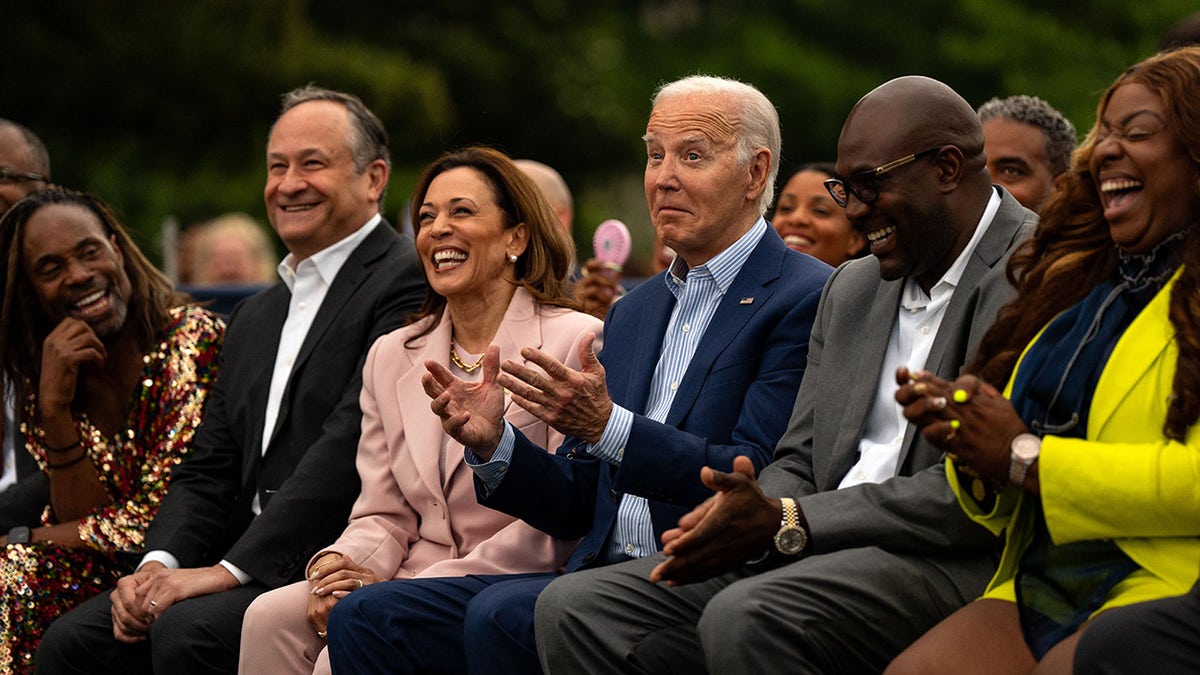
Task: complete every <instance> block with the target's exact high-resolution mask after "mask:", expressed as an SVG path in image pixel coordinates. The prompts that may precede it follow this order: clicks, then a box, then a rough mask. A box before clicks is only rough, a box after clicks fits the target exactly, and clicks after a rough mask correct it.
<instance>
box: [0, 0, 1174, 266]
mask: <svg viewBox="0 0 1200 675" xmlns="http://www.w3.org/2000/svg"><path fill="white" fill-rule="evenodd" d="M1195 9H1196V6H1195V4H1194V2H1193V1H1192V0H1140V1H1139V2H1136V3H1134V2H1128V0H1121V1H1117V0H1093V1H1091V2H1084V1H1081V0H1059V1H1057V2H1055V3H1045V2H1041V1H1039V0H959V1H958V2H955V3H947V2H942V1H937V0H909V1H907V2H903V3H896V2H830V1H826V0H741V1H732V0H730V1H726V0H712V1H707V2H706V1H702V0H665V1H653V0H648V1H638V0H624V1H618V0H592V1H591V2H586V3H585V2H577V1H572V0H519V1H511V2H487V1H478V0H459V1H458V2H454V3H430V2H411V1H395V0H360V1H358V2H329V1H325V0H321V1H318V0H308V1H305V0H256V1H255V2H235V1H233V0H192V1H191V2H170V1H166V0H124V1H122V2H110V1H106V0H94V1H92V2H82V1H79V2H66V1H63V2H55V1H53V0H10V1H9V2H6V3H5V10H4V12H3V20H2V24H0V44H3V45H4V58H3V59H2V60H0V62H2V63H3V65H2V66H0V69H2V72H3V74H4V75H3V78H2V79H0V116H3V117H9V118H11V119H14V120H17V121H20V122H22V123H24V124H26V125H28V126H29V127H31V128H32V129H34V131H36V132H37V133H38V134H39V135H40V136H42V137H43V139H44V140H45V141H46V143H47V145H48V147H49V149H50V153H51V158H52V161H53V165H54V178H55V180H56V182H59V183H61V184H64V185H68V186H71V187H77V188H81V189H86V190H90V191H94V192H96V193H98V194H100V195H102V196H103V197H105V198H106V199H108V200H110V201H112V202H113V203H114V204H116V205H117V206H118V208H119V209H120V211H121V212H122V213H123V214H124V216H125V218H126V220H127V222H128V223H129V224H130V225H131V226H132V227H133V228H135V229H136V230H138V231H139V232H140V233H141V234H142V242H143V244H144V245H145V246H146V248H147V251H148V252H149V253H151V255H152V256H153V255H155V254H156V253H157V231H158V228H159V224H160V223H161V221H162V220H163V218H164V217H165V216H167V215H175V216H177V217H178V218H179V219H180V220H181V221H183V222H184V223H190V222H194V221H198V220H203V219H207V218H210V217H212V216H215V215H217V214H219V213H222V212H225V211H231V210H241V211H247V212H249V213H251V214H253V215H254V216H256V217H257V218H259V219H260V220H262V221H263V222H265V216H264V209H263V206H262V197H261V193H262V184H263V180H264V177H265V170H264V162H263V154H264V147H265V139H266V136H267V133H268V130H269V128H270V124H271V122H272V120H273V118H274V116H275V113H276V110H277V107H278V103H279V95H280V94H281V93H283V92H284V91H286V90H288V89H291V88H293V87H295V86H298V85H302V84H305V83H307V82H316V83H318V84H321V85H324V86H328V87H333V88H338V89H345V90H348V91H352V92H354V93H356V94H358V95H359V96H361V97H362V98H363V100H364V101H365V102H366V103H367V105H368V106H370V107H371V108H372V109H373V110H375V111H376V113H377V114H378V115H379V116H380V117H381V118H382V119H383V121H384V123H385V124H386V125H387V127H388V130H389V132H390V134H391V138H392V155H393V163H394V170H393V177H392V181H391V185H390V190H389V195H390V202H389V204H388V205H387V212H388V215H389V217H391V218H392V219H393V221H396V220H398V218H397V214H398V212H399V211H400V208H401V204H402V202H403V201H404V199H405V196H406V195H407V194H408V191H409V188H410V186H411V184H412V181H413V179H414V178H415V176H416V174H417V172H418V171H419V170H420V168H421V167H422V166H423V165H424V164H426V163H427V162H429V161H430V160H432V159H433V158H434V157H436V156H437V155H438V154H439V153H440V152H442V151H443V150H446V149H451V148H455V147H459V146H463V145H468V144H473V143H487V144H490V145H493V146H496V147H499V148H501V149H503V150H505V151H506V152H508V153H509V154H511V155H513V156H517V157H528V158H533V159H538V160H541V161H544V162H546V163H547V164H550V165H552V166H554V167H555V168H557V169H558V170H559V171H560V172H562V174H563V175H564V176H565V177H566V179H567V182H568V183H569V184H570V185H571V187H572V189H573V190H574V191H575V193H576V199H577V205H576V212H577V213H576V232H575V233H576V238H577V240H578V241H579V243H580V246H579V248H580V250H581V251H582V252H585V253H586V252H587V251H588V250H589V249H590V245H589V244H588V240H589V239H590V236H591V234H592V231H593V230H594V228H595V226H596V224H598V223H599V221H600V220H602V219H604V218H607V217H613V216H615V217H619V218H621V219H623V220H625V221H626V222H627V223H628V224H630V226H631V227H632V228H633V229H634V231H635V238H636V240H637V242H638V244H639V249H641V250H642V251H645V250H647V249H648V244H649V241H650V237H651V236H652V235H651V234H650V226H649V219H648V216H647V214H646V209H645V204H644V199H643V197H642V194H641V166H642V163H643V156H644V148H643V147H642V145H641V142H640V140H639V139H640V136H641V134H642V131H643V130H644V125H645V119H646V115H647V113H648V108H649V97H650V95H651V93H652V92H653V90H654V88H655V87H656V86H657V85H658V84H660V83H662V82H664V81H668V80H671V79H674V78H677V77H681V76H684V75H688V74H693V73H697V72H706V73H712V74H719V75H726V76H730V77H736V78H738V79H742V80H744V81H747V82H751V83H753V84H755V85H756V86H758V87H759V88H760V89H762V90H763V91H764V92H765V93H766V94H767V96H768V97H769V98H770V99H771V100H772V101H773V102H774V103H775V104H776V106H777V107H778V108H779V112H780V115H781V119H782V123H783V130H784V144H783V147H784V151H783V163H784V172H783V173H782V174H781V175H786V170H787V167H788V166H790V165H796V164H799V163H802V162H806V161H815V160H823V159H833V158H834V155H835V147H836V141H837V135H838V131H839V129H840V127H841V123H842V120H843V119H844V117H845V115H846V113H847V111H848V110H849V109H850V107H851V106H852V105H853V104H854V102H855V101H856V100H858V98H859V97H861V96H862V95H863V94H864V93H866V92H867V91H869V90H870V89H871V88H873V87H874V86H876V85H878V84H880V83H882V82H883V81H885V80H887V79H889V78H891V77H895V76H898V75H904V74H914V73H919V74H924V75H929V76H932V77H936V78H938V79H941V80H943V81H945V82H946V83H948V84H950V85H951V86H953V87H954V88H955V89H956V90H958V91H959V92H960V93H961V94H962V95H963V96H964V97H965V98H966V99H967V100H968V101H970V102H971V103H972V104H973V105H978V104H979V103H982V102H983V101H984V100H986V99H988V98H990V97H991V96H994V95H1000V96H1005V95H1009V94H1015V93H1027V94H1034V95H1037V96H1041V97H1042V98H1045V99H1047V100H1048V101H1050V102H1051V103H1052V104H1054V105H1055V106H1056V107H1058V108H1059V109H1060V110H1062V111H1063V112H1064V113H1066V114H1067V116H1068V117H1070V118H1071V120H1072V121H1073V122H1074V123H1075V125H1076V127H1077V128H1078V130H1079V132H1080V133H1081V134H1082V133H1083V132H1085V131H1086V130H1087V129H1088V128H1089V127H1090V126H1091V124H1092V122H1093V120H1094V116H1095V103H1096V99H1097V97H1098V95H1099V93H1100V92H1101V91H1102V90H1103V89H1104V88H1105V87H1106V86H1107V85H1108V83H1110V82H1111V81H1112V80H1113V79H1114V78H1115V77H1116V76H1117V74H1118V73H1120V72H1121V71H1122V70H1123V69H1124V68H1125V67H1127V66H1129V65H1131V64H1132V63H1134V62H1136V61H1138V60H1139V59H1141V58H1144V57H1145V56H1147V55H1149V54H1151V53H1153V52H1154V51H1155V49H1156V48H1157V45H1158V40H1159V36H1160V35H1161V33H1162V32H1163V30H1164V29H1165V28H1167V27H1168V26H1169V25H1170V24H1172V23H1174V22H1175V21H1176V20H1178V19H1179V18H1181V17H1183V16H1184V15H1186V14H1188V13H1190V12H1192V11H1195Z"/></svg>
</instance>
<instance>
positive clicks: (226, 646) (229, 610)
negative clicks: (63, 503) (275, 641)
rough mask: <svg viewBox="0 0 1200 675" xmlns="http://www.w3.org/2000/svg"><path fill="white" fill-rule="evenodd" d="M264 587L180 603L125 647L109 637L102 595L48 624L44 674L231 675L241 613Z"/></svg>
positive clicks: (40, 657) (41, 658)
mask: <svg viewBox="0 0 1200 675" xmlns="http://www.w3.org/2000/svg"><path fill="white" fill-rule="evenodd" d="M266 590H267V588H266V587H265V586H262V585H260V584H255V583H251V584H248V585H246V586H242V587H240V588H235V589H233V590H230V591H224V592H221V593H214V594H212V595H205V596H200V597H197V598H191V599H189V600H184V601H183V602H179V603H176V604H174V605H172V606H170V607H168V608H167V610H166V611H164V612H163V613H162V615H161V616H160V617H159V618H158V620H156V621H155V622H154V623H153V624H152V626H151V628H150V637H149V639H147V640H145V641H142V642H139V643H137V644H133V645H129V644H125V643H123V642H117V640H116V639H115V638H114V637H113V625H112V613H111V610H112V602H111V600H110V599H109V596H110V595H111V594H112V591H107V592H105V593H101V594H100V595H98V596H96V597H94V598H92V599H91V600H88V601H87V602H85V603H83V604H82V605H80V606H78V607H76V608H75V609H73V610H71V611H70V612H67V613H66V614H64V615H62V616H61V617H59V618H58V620H57V621H55V622H54V623H53V624H51V625H50V629H49V630H47V631H46V635H45V637H43V638H42V643H41V646H39V647H38V651H37V657H36V664H37V672H38V673H40V674H43V675H83V674H84V673H86V674H88V675H108V674H110V673H111V674H112V675H118V674H120V675H126V674H132V673H137V674H139V675H140V674H143V673H144V674H146V675H149V674H151V673H166V674H167V675H202V674H203V675H215V674H217V673H236V672H237V662H238V646H239V644H240V642H241V635H242V615H243V614H244V613H245V612H246V608H247V607H249V606H250V603H251V602H253V601H254V598H256V597H258V596H259V595H260V594H262V593H264V592H266Z"/></svg>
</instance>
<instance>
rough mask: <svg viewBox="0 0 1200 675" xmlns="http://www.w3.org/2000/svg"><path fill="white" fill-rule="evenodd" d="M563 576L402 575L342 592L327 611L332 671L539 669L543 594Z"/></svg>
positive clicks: (449, 671) (533, 671) (453, 671)
mask: <svg viewBox="0 0 1200 675" xmlns="http://www.w3.org/2000/svg"><path fill="white" fill-rule="evenodd" d="M556 576H557V575H554V574H503V575H488V576H467V577H447V578H438V579H403V580H398V581H388V582H384V583H381V584H372V585H370V586H367V587H366V588H363V589H360V590H357V591H355V592H353V593H351V594H350V595H348V596H346V597H345V598H343V599H342V600H341V601H339V602H338V603H337V604H336V605H334V607H333V611H332V612H331V613H330V615H329V658H330V662H331V664H332V666H333V672H334V673H380V674H383V673H389V674H390V673H472V674H473V675H482V674H483V673H539V672H541V669H540V667H539V665H538V660H537V647H536V643H535V641H534V635H533V608H534V604H535V603H536V602H537V597H538V594H539V593H541V592H542V589H543V588H545V587H546V586H547V585H548V584H549V583H550V582H551V581H553V580H554V578H555V577H556Z"/></svg>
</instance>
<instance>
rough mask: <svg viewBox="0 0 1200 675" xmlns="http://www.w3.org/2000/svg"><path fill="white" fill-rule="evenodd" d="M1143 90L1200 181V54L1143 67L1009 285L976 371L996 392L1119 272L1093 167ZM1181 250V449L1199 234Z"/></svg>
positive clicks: (1198, 290)
mask: <svg viewBox="0 0 1200 675" xmlns="http://www.w3.org/2000/svg"><path fill="white" fill-rule="evenodd" d="M1135 82H1136V83H1138V84H1142V85H1144V86H1146V87H1148V88H1149V89H1151V90H1152V91H1154V92H1155V93H1157V94H1158V96H1159V98H1160V99H1161V100H1162V102H1163V107H1164V109H1165V112H1166V118H1167V125H1168V127H1169V128H1170V129H1171V130H1173V131H1174V133H1175V135H1176V136H1177V137H1178V138H1179V141H1180V142H1181V143H1182V145H1183V146H1184V147H1185V148H1186V150H1187V152H1188V155H1189V156H1190V157H1191V159H1192V162H1193V163H1194V164H1195V165H1196V166H1197V171H1198V174H1200V97H1197V96H1196V95H1195V92H1196V91H1197V90H1200V47H1185V48H1181V49H1177V50H1173V51H1167V52H1162V53H1159V54H1157V55H1155V56H1152V57H1150V58H1148V59H1146V60H1145V61H1142V62H1141V63H1138V64H1137V65H1135V66H1133V67H1132V68H1130V69H1129V70H1127V71H1125V72H1124V73H1123V74H1122V75H1121V76H1120V77H1118V78H1117V80H1116V81H1115V82H1113V83H1112V85H1111V86H1110V87H1109V88H1108V90H1107V91H1105V92H1104V96H1103V97H1102V98H1101V99H1100V104H1099V106H1098V107H1097V112H1096V120H1097V121H1096V124H1095V125H1094V126H1093V127H1092V129H1091V131H1089V132H1088V135H1087V138H1085V139H1084V141H1083V144H1082V145H1081V146H1080V147H1079V149H1078V150H1076V152H1075V154H1074V156H1073V158H1072V164H1071V170H1070V171H1069V172H1068V173H1067V174H1066V175H1065V177H1064V180H1063V183H1062V184H1061V185H1059V186H1058V188H1057V189H1056V190H1055V192H1054V194H1053V195H1052V196H1051V197H1050V200H1049V202H1047V204H1046V207H1045V209H1044V210H1043V212H1042V219H1041V222H1040V223H1039V224H1038V228H1037V230H1036V232H1034V235H1033V237H1032V238H1031V239H1029V240H1028V241H1027V242H1025V244H1023V245H1022V246H1021V248H1020V249H1018V250H1017V252H1015V253H1014V254H1013V256H1012V259H1011V260H1010V261H1009V265H1008V270H1007V271H1008V278H1009V280H1010V281H1011V282H1012V284H1013V285H1014V286H1015V287H1016V289H1017V296H1016V298H1015V299H1013V301H1012V302H1010V303H1009V304H1008V305H1007V306H1005V307H1004V309H1002V310H1001V311H1000V313H999V315H998V316H997V319H996V323H995V324H994V325H993V326H992V327H991V328H990V329H989V330H988V332H987V334H986V335H984V337H983V340H982V342H981V343H980V348H979V353H978V355H977V356H976V358H975V360H974V362H973V363H972V364H971V365H970V366H969V370H971V371H972V372H976V373H979V374H980V376H981V377H983V379H985V380H987V381H988V382H990V383H991V384H993V385H995V386H996V387H1003V386H1004V384H1005V383H1006V382H1007V380H1008V378H1009V377H1010V376H1011V374H1012V371H1013V368H1014V367H1015V366H1016V362H1017V359H1018V358H1019V357H1020V355H1021V352H1022V351H1023V350H1024V348H1025V346H1026V345H1027V344H1028V343H1029V342H1030V341H1031V340H1033V338H1034V336H1035V335H1037V333H1038V331H1039V330H1041V329H1042V327H1043V326H1045V325H1046V324H1047V323H1049V322H1050V320H1051V319H1053V318H1054V317H1055V316H1056V315H1057V314H1058V313H1060V312H1062V311H1063V310H1065V309H1067V308H1069V307H1071V306H1072V305H1074V304H1076V303H1077V302H1079V301H1080V300H1082V299H1083V297H1084V296H1085V295H1087V293H1088V292H1089V291H1090V290H1091V289H1092V288H1094V287H1095V286H1096V285H1097V284H1098V283H1100V282H1101V281H1102V280H1104V279H1105V278H1107V277H1109V276H1110V275H1111V274H1113V273H1114V270H1115V269H1116V265H1117V259H1118V254H1117V247H1116V245H1115V244H1114V243H1113V241H1112V238H1111V236H1110V235H1109V226H1108V221H1106V220H1105V219H1104V215H1103V207H1102V205H1101V203H1100V196H1099V191H1098V190H1097V186H1096V184H1095V181H1094V180H1093V179H1092V175H1091V173H1090V172H1089V170H1088V165H1089V163H1090V161H1091V158H1092V153H1093V152H1094V151H1095V149H1096V145H1097V143H1098V142H1099V132H1100V118H1101V116H1102V115H1103V113H1104V109H1105V108H1106V107H1107V106H1108V103H1109V101H1110V100H1111V98H1112V95H1113V92H1115V91H1116V90H1117V88H1118V87H1120V86H1121V85H1124V84H1129V83H1135ZM1180 198H1181V199H1184V198H1190V199H1192V200H1196V201H1198V202H1200V184H1198V185H1196V186H1195V187H1194V189H1193V192H1192V194H1191V195H1180ZM1181 249H1182V251H1181V254H1180V255H1181V262H1182V268H1183V269H1182V272H1181V273H1180V276H1179V278H1178V280H1177V281H1176V282H1175V286H1174V288H1173V289H1172V291H1171V300H1170V309H1169V317H1170V320H1171V325H1172V326H1173V327H1174V328H1175V342H1176V345H1177V347H1178V349H1179V357H1178V360H1177V362H1176V370H1175V380H1174V382H1173V383H1172V393H1173V396H1172V397H1171V402H1170V407H1169V408H1168V410H1167V418H1166V421H1165V422H1164V423H1163V434H1164V435H1165V436H1166V437H1167V438H1170V439H1173V440H1177V441H1182V440H1183V439H1184V437H1185V436H1186V435H1187V430H1188V428H1189V427H1190V426H1192V425H1193V424H1195V423H1196V421H1197V420H1198V419H1200V227H1191V228H1190V229H1189V230H1188V231H1187V234H1186V236H1185V239H1184V241H1183V244H1182V246H1181Z"/></svg>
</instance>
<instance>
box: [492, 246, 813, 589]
mask: <svg viewBox="0 0 1200 675" xmlns="http://www.w3.org/2000/svg"><path fill="white" fill-rule="evenodd" d="M831 271H832V270H831V268H830V267H829V266H828V265H826V264H824V263H822V262H820V261H818V260H816V259H814V258H811V257H809V256H807V255H804V254H801V253H796V252H795V251H792V250H790V249H788V248H787V246H785V245H784V243H783V241H782V240H781V239H780V238H779V235H778V234H776V233H775V230H773V229H771V228H770V227H768V228H767V231H766V233H765V234H764V235H763V238H762V240H761V241H760V242H759V244H758V245H757V246H756V247H755V248H754V251H752V252H751V254H750V257H749V258H748V259H747V260H746V263H745V265H744V266H743V267H742V269H741V271H740V272H739V273H738V275H737V277H736V278H735V279H734V281H733V284H732V285H731V286H730V287H729V291H728V292H726V294H725V297H724V298H723V299H722V300H721V304H720V305H719V306H718V307H717V313H716V315H715V316H714V317H713V320H712V323H710V324H709V327H708V330H707V331H706V332H705V334H704V338H703V339H702V340H701V341H700V344H699V345H698V346H697V348H696V353H695V355H694V356H693V357H692V361H691V363H690V364H689V366H688V369H687V372H686V373H685V374H684V377H683V379H682V380H681V381H680V383H679V389H678V391H677V392H676V394H675V400H674V403H673V404H672V406H671V410H670V411H669V413H668V415H667V419H666V420H665V422H655V421H653V420H650V419H648V418H647V417H645V416H644V415H642V414H641V413H642V412H644V411H645V406H646V402H647V398H648V397H649V394H650V382H651V379H652V377H653V375H654V368H655V366H656V365H657V363H658V358H659V353H660V352H661V350H662V343H663V337H664V333H665V332H666V329H667V323H668V321H669V320H670V317H671V311H672V310H673V308H674V306H675V296H674V295H673V294H672V293H671V292H670V290H669V289H667V287H666V284H665V283H664V281H663V275H664V274H665V272H664V273H660V274H658V275H655V276H654V277H652V278H650V279H648V280H647V281H645V282H643V283H641V284H639V285H638V286H637V287H636V288H634V289H633V290H632V291H631V292H630V293H629V294H628V295H626V296H625V297H624V298H622V299H621V301H620V302H617V303H614V304H613V306H612V308H611V309H610V310H609V312H608V317H607V319H606V320H605V329H604V348H603V349H602V350H601V352H600V354H599V358H600V362H601V363H602V364H603V365H604V368H605V377H606V380H607V384H608V392H609V395H610V396H611V397H612V399H613V402H614V403H616V404H618V405H620V406H622V407H624V408H626V409H628V410H630V411H632V412H633V413H634V422H633V428H632V429H631V431H630V435H629V442H628V443H627V444H626V446H625V452H624V456H623V459H622V461H621V465H620V466H619V467H615V466H613V465H611V464H609V463H608V462H605V461H602V460H598V459H596V458H595V457H592V456H591V455H588V454H587V453H586V452H585V448H586V444H585V443H584V442H583V441H580V440H578V439H576V438H571V437H568V438H567V439H566V441H564V443H563V444H562V446H560V447H559V448H558V451H557V453H555V454H550V453H547V452H545V451H544V450H542V449H541V448H538V447H537V446H535V445H534V444H533V443H531V442H530V441H529V440H528V439H526V438H525V437H524V436H523V435H521V433H520V432H517V440H516V445H515V447H514V448H513V456H512V462H511V464H510V466H509V469H508V471H507V472H506V474H505V476H504V479H503V480H502V481H501V482H500V485H499V486H498V487H497V488H496V489H495V490H494V491H493V492H492V493H491V494H490V495H487V496H486V497H485V496H484V494H483V489H482V483H480V482H479V481H478V480H476V494H477V496H478V498H479V501H480V503H482V504H484V505H486V506H488V507H490V508H493V509H496V510H498V511H503V512H505V513H508V514H510V515H513V516H516V517H518V518H521V519H523V520H524V521H525V522H527V523H529V524H530V525H532V526H534V527H536V528H538V529H539V530H542V531H543V532H546V533H547V534H550V535H552V536H555V537H561V538H564V539H575V538H579V537H583V540H582V541H581V542H580V544H579V546H578V547H577V548H576V549H575V553H574V554H573V555H572V556H571V559H570V561H568V563H567V571H574V570H576V569H579V568H581V567H585V566H588V565H591V564H594V563H595V562H596V561H597V560H598V559H602V554H603V552H604V548H603V547H604V546H605V545H606V544H607V542H608V538H609V535H610V534H611V532H612V530H613V526H614V525H615V523H616V516H617V505H618V504H619V503H620V500H621V496H622V494H624V493H626V492H628V493H631V494H635V495H639V496H642V497H646V498H647V499H649V500H650V501H649V506H650V517H651V520H652V522H653V526H654V533H655V536H656V537H661V536H662V533H663V532H664V531H666V530H668V529H670V528H672V527H674V526H675V524H676V523H677V522H678V520H679V518H680V517H681V516H683V515H684V514H685V513H687V512H688V511H690V510H691V509H692V508H694V507H695V506H696V505H697V504H699V503H700V502H702V501H704V500H705V499H707V498H708V497H710V496H711V495H712V492H711V491H710V490H709V489H708V488H706V487H705V486H704V484H703V483H701V482H700V468H701V467H703V466H711V467H713V468H716V469H720V470H724V471H729V470H731V468H732V466H733V458H734V457H736V456H738V455H746V456H747V457H749V458H750V459H751V460H752V461H753V462H754V465H755V468H756V469H761V468H762V467H763V466H765V465H766V464H767V463H768V462H770V461H771V455H772V453H773V452H774V450H775V444H776V442H777V441H778V440H779V437H780V436H781V435H783V432H784V430H785V429H786V427H787V422H788V419H789V418H790V416H791V412H792V407H793V405H794V403H795V400H796V392H797V390H798V389H799V387H800V380H801V378H803V376H804V366H805V363H806V362H807V357H808V334H809V331H810V330H811V328H812V323H813V318H814V317H815V316H816V309H817V302H818V301H819V299H820V296H821V290H822V287H823V286H824V284H825V280H826V279H827V278H828V277H829V274H830V272H831Z"/></svg>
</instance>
